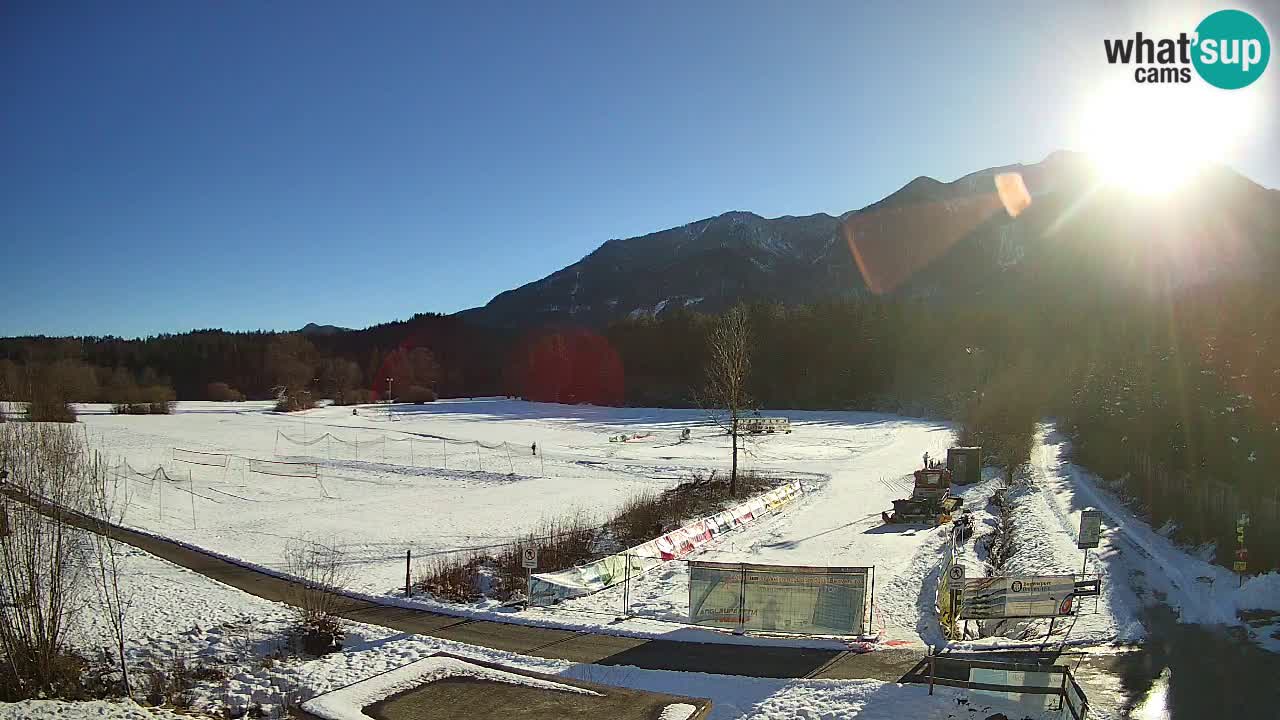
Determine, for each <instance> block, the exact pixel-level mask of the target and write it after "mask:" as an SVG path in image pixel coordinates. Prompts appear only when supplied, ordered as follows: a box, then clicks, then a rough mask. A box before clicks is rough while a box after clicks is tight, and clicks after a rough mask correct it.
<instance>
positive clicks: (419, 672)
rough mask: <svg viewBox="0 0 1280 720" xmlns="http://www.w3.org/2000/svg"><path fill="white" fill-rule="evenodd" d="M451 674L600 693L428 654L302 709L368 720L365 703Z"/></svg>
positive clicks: (336, 718) (338, 719) (343, 719)
mask: <svg viewBox="0 0 1280 720" xmlns="http://www.w3.org/2000/svg"><path fill="white" fill-rule="evenodd" d="M452 677H467V678H475V679H477V680H488V681H490V682H501V683H507V684H510V685H523V686H525V687H531V688H536V689H539V690H558V691H560V692H571V693H578V694H581V695H598V694H599V693H596V692H593V691H591V690H584V689H582V688H579V687H575V686H573V685H565V684H564V683H557V682H551V681H549V680H542V679H540V678H533V677H528V676H526V675H520V674H517V673H510V672H503V671H501V670H494V669H492V668H487V667H483V666H480V665H475V664H472V663H469V662H466V661H464V660H459V659H457V658H451V657H428V658H424V659H422V660H417V661H415V662H411V663H409V664H407V665H402V666H400V667H398V668H395V669H393V670H388V671H387V672H384V673H379V674H378V675H374V676H373V677H371V678H369V679H367V680H361V681H360V682H357V683H353V684H351V685H347V686H346V687H342V688H339V689H337V690H334V691H332V692H328V693H325V694H324V695H321V696H319V697H315V698H312V699H311V700H308V701H307V702H305V703H303V704H302V709H303V710H306V711H307V712H309V713H311V714H313V715H318V716H320V717H322V718H325V719H326V720H368V716H367V715H365V714H364V713H363V712H362V708H364V707H365V706H367V705H372V704H374V703H376V702H378V701H379V700H382V699H384V698H387V697H390V696H392V695H395V694H396V693H400V692H404V691H405V690H412V689H413V688H415V687H417V686H419V685H422V684H425V683H429V682H435V681H436V680H443V679H445V678H452ZM690 707H692V706H690ZM694 709H695V710H696V709H697V708H694ZM686 717H687V716H686Z"/></svg>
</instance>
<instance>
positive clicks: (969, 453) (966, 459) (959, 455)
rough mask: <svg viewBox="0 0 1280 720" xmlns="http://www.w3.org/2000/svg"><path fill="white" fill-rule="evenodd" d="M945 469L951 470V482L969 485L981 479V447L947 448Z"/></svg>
mask: <svg viewBox="0 0 1280 720" xmlns="http://www.w3.org/2000/svg"><path fill="white" fill-rule="evenodd" d="M947 469H948V470H950V471H951V482H953V483H956V484H957V485H969V484H970V483H976V482H979V481H981V480H982V448H980V447H954V448H948V449H947Z"/></svg>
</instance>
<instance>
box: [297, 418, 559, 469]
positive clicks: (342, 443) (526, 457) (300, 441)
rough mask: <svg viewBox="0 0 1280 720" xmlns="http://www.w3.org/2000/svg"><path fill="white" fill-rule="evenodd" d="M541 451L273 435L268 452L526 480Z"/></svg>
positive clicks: (539, 465)
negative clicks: (509, 475) (497, 475)
mask: <svg viewBox="0 0 1280 720" xmlns="http://www.w3.org/2000/svg"><path fill="white" fill-rule="evenodd" d="M545 452H546V448H545V447H542V446H537V445H536V444H529V445H525V444H523V443H520V444H517V443H511V442H499V443H484V442H480V441H479V440H450V439H447V438H435V437H420V436H413V435H411V436H409V437H390V436H388V435H386V434H385V433H378V434H376V435H374V436H373V437H369V436H367V435H366V437H365V438H364V439H361V438H360V437H358V436H353V437H347V438H344V437H340V436H338V435H335V434H333V433H331V432H326V433H324V434H323V435H320V436H318V437H314V438H297V437H294V436H292V435H289V434H287V433H285V432H284V431H281V430H277V431H276V439H275V446H274V454H275V455H277V456H284V457H314V458H324V459H328V460H350V461H359V462H369V463H387V464H392V465H404V466H409V467H422V468H439V469H442V470H472V471H479V472H493V473H504V474H514V475H526V476H530V477H545V476H546V473H547V467H546V459H545V457H544V453H545Z"/></svg>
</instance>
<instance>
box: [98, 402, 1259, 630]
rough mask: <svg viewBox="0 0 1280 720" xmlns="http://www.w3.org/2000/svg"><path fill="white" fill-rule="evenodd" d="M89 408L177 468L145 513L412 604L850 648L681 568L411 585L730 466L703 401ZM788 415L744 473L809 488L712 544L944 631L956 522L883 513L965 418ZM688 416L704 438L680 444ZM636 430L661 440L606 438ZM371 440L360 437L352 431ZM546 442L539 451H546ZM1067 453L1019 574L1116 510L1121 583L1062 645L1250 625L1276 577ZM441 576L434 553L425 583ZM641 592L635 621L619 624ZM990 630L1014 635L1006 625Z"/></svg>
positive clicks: (1028, 517) (1047, 490)
mask: <svg viewBox="0 0 1280 720" xmlns="http://www.w3.org/2000/svg"><path fill="white" fill-rule="evenodd" d="M86 410H87V412H86V413H85V414H83V415H82V416H81V417H82V419H83V421H84V423H85V426H86V427H87V430H88V435H89V438H90V441H91V442H92V443H93V444H94V445H95V446H97V447H99V448H101V449H103V450H105V451H106V452H107V453H108V454H109V455H111V456H113V457H117V458H121V459H124V460H126V461H127V462H128V463H129V465H130V466H131V467H133V468H138V469H141V470H150V469H153V468H155V467H156V466H157V465H160V464H163V466H164V467H165V468H166V472H167V473H169V475H170V477H172V478H174V479H176V480H178V482H176V483H170V482H165V481H163V480H161V481H158V482H157V483H153V484H148V483H147V482H145V481H144V479H143V478H140V477H138V476H136V475H135V476H128V475H127V472H126V476H128V477H129V478H130V479H129V480H127V481H126V480H124V479H121V480H119V481H118V483H117V488H116V490H117V493H118V497H120V498H124V497H126V496H127V497H128V499H129V502H128V508H127V511H126V515H125V521H126V524H128V525H131V526H133V527H135V528H137V529H140V530H144V531H147V532H152V533H155V534H158V535H162V536H165V537H169V538H173V539H175V540H178V541H180V542H183V543H187V544H190V545H192V546H195V547H199V548H202V549H205V550H207V551H210V552H212V553H214V554H217V555H220V556H224V557H228V558H232V559H235V560H237V561H238V562H242V563H245V564H248V565H253V566H258V567H262V568H265V569H268V570H270V571H273V572H283V571H284V570H286V564H285V563H284V550H285V548H286V547H287V546H288V545H289V544H290V543H296V542H298V541H300V540H306V539H310V540H321V541H323V542H325V543H327V544H332V545H336V546H338V547H340V548H341V549H342V550H343V551H344V552H345V556H346V559H347V561H348V562H349V567H350V568H351V570H352V575H353V580H352V582H351V583H350V584H349V589H350V590H351V591H352V592H353V593H354V594H356V595H358V596H361V597H368V598H373V599H376V600H378V601H381V602H386V603H389V604H394V605H408V606H416V607H423V608H427V609H432V610H438V611H444V612H448V613H451V614H456V615H460V616H465V617H476V618H484V619H495V620H501V621H504V622H514V623H520V624H530V625H540V626H548V627H560V628H566V629H572V630H581V631H594V632H604V633H608V634H615V635H630V636H636V637H664V638H668V639H682V640H691V641H697V642H719V643H734V644H773V645H786V646H800V647H819V648H842V649H843V648H845V647H847V645H848V642H849V639H848V638H805V637H763V636H759V635H750V636H735V635H732V634H729V633H724V632H720V631H715V630H709V629H705V628H694V627H690V626H688V625H686V624H685V623H686V621H687V613H688V574H687V569H686V565H685V563H683V562H680V561H674V562H669V563H665V564H663V565H661V566H659V567H658V568H657V569H655V570H654V571H652V572H650V573H648V574H646V575H644V576H642V577H639V578H636V579H634V580H633V581H632V583H631V585H630V588H629V589H625V588H624V587H622V586H615V587H613V588H609V589H607V590H604V591H602V592H599V593H596V594H594V595H590V596H586V597H582V598H576V599H573V600H568V601H565V602H563V603H560V604H558V605H554V606H551V607H546V608H530V609H526V610H519V609H516V608H511V607H502V606H500V605H499V604H498V603H497V601H492V600H486V601H480V602H477V603H472V604H468V605H460V604H455V603H448V602H442V601H439V600H436V599H433V598H430V597H415V598H412V599H404V598H402V597H400V595H401V594H402V587H403V581H404V552H405V550H410V549H411V550H412V551H413V556H414V558H415V560H416V561H417V562H419V563H421V562H423V561H424V560H429V559H430V558H431V557H432V556H433V555H435V554H438V553H444V552H450V551H456V550H458V549H464V548H475V547H486V546H494V545H499V544H501V543H504V542H508V541H510V540H511V539H513V538H514V537H516V536H518V535H520V534H522V533H527V532H530V531H533V530H535V529H536V528H537V527H538V525H539V524H540V523H541V522H542V521H543V520H544V519H550V518H554V517H559V516H562V515H564V514H566V513H571V512H575V511H577V510H582V511H585V512H587V513H589V514H591V515H592V516H593V517H596V518H599V519H601V520H603V519H604V517H605V516H606V515H607V513H608V512H609V511H611V510H612V509H614V508H616V507H617V506H619V505H620V504H621V503H623V502H624V501H625V500H626V499H627V498H629V497H630V496H632V495H633V494H635V493H637V492H639V491H643V490H656V489H662V488H666V487H670V486H673V485H675V484H677V483H678V482H680V481H681V480H682V479H684V478H686V477H688V476H689V474H690V473H692V472H703V473H705V472H708V471H710V470H717V471H720V472H724V471H726V469H727V465H728V457H729V452H728V438H727V437H726V436H725V435H724V434H723V433H722V432H721V431H720V430H719V429H718V428H717V427H716V426H715V425H714V424H713V423H710V422H708V418H707V416H706V414H705V413H704V412H702V411H697V410H681V409H651V408H608V407H593V406H567V405H556V404H547V403H531V402H524V401H519V400H507V399H500V398H477V399H461V400H446V401H440V402H437V403H432V404H428V405H420V406H395V407H394V408H392V411H391V412H390V413H388V411H387V409H386V408H385V407H372V406H368V407H362V408H360V410H359V413H360V414H359V415H352V414H351V412H350V410H349V409H348V408H340V407H325V408H318V409H316V410H311V411H307V412H304V413H295V414H290V415H282V414H277V413H273V412H269V411H268V405H267V404H266V403H233V404H226V403H186V402H184V403H179V404H178V412H177V414H175V415H172V416H154V417H148V416H140V417H139V416H116V415H110V414H109V413H108V412H107V411H106V408H105V407H101V406H96V407H95V406H91V407H88V408H86ZM770 414H771V415H777V416H780V417H786V418H788V419H789V420H790V421H791V424H792V428H793V430H794V432H792V433H790V434H776V435H761V436H757V437H752V438H749V441H748V442H747V444H746V447H745V450H744V455H743V457H742V458H741V460H740V462H741V464H742V466H743V467H744V468H746V469H749V470H754V471H757V472H761V473H767V474H771V475H773V476H775V477H778V478H785V479H802V480H803V481H804V482H805V484H806V486H807V487H808V488H809V490H810V492H806V493H805V495H804V497H803V498H802V499H801V500H799V501H797V502H795V503H793V504H792V505H791V506H790V507H788V508H786V509H785V511H784V512H782V513H780V514H776V515H772V516H770V517H767V518H765V519H764V520H762V521H760V522H757V523H755V524H754V525H752V526H749V527H746V528H740V529H738V530H735V531H733V532H730V533H727V534H725V535H723V536H720V537H717V538H716V539H715V540H714V541H713V542H711V543H709V544H708V545H707V546H705V547H704V548H702V549H701V550H700V551H699V552H698V553H697V554H696V555H695V557H697V558H699V559H706V560H715V561H722V562H753V563H780V564H792V565H818V566H823V565H833V566H834V565H840V566H874V568H875V593H874V598H873V603H874V614H873V616H872V619H871V626H870V628H869V630H870V632H871V633H872V634H873V635H876V636H878V639H879V640H880V641H882V642H889V641H892V642H895V644H897V643H906V644H914V645H917V646H923V645H924V644H941V643H942V642H943V640H942V638H941V635H940V632H939V630H938V626H937V621H936V613H935V611H934V607H933V606H934V592H935V587H936V583H937V577H938V572H939V569H940V562H941V557H942V551H943V548H944V546H945V544H946V542H947V536H948V529H947V528H945V527H944V528H929V527H921V526H903V525H892V526H885V525H883V523H882V522H881V519H880V512H881V511H882V510H886V509H888V508H890V507H891V503H892V500H893V499H894V498H897V497H903V496H904V494H906V493H907V492H909V488H910V484H911V478H910V473H911V471H912V470H914V469H916V468H918V467H919V466H920V462H921V456H922V455H923V453H924V452H926V451H927V452H929V453H930V456H931V457H934V458H940V457H943V456H944V451H945V449H946V448H947V447H949V446H951V445H953V444H954V440H955V438H954V432H953V430H952V428H951V427H950V426H949V425H947V424H945V423H939V422H931V421H926V420H920V419H914V418H908V417H902V416H896V415H889V414H883V413H864V412H840V411H781V412H774V411H771V413H770ZM389 418H395V419H396V421H394V422H392V421H390V420H389ZM685 429H689V430H690V431H691V435H692V436H691V438H690V439H689V440H688V441H686V442H682V441H681V440H680V434H681V431H682V430H685ZM618 434H626V435H628V436H632V435H639V436H643V439H642V440H637V441H634V442H627V443H610V442H609V441H608V438H609V437H610V436H616V435H618ZM357 440H358V441H359V443H360V444H359V446H358V447H357V446H355V445H352V444H351V443H352V442H353V441H357ZM535 442H536V443H537V446H538V455H536V456H535V455H533V454H532V452H531V451H530V446H531V445H532V444H533V443H535ZM277 443H278V445H277ZM173 448H186V449H190V450H199V451H205V452H225V453H229V454H230V455H231V456H232V457H231V460H230V463H229V466H228V467H226V468H223V467H216V466H214V467H211V466H202V465H191V464H186V463H179V462H175V461H173V460H172V459H171V458H172V457H173ZM277 450H278V451H279V452H278V454H277ZM1067 453H1068V444H1067V441H1066V440H1065V439H1064V438H1063V437H1062V436H1060V435H1059V434H1058V433H1057V432H1056V431H1055V430H1054V428H1053V427H1052V426H1051V425H1044V426H1043V427H1042V428H1041V429H1040V432H1039V435H1038V438H1037V449H1036V451H1035V455H1034V457H1033V463H1032V473H1031V482H1030V484H1029V485H1028V486H1026V487H1025V488H1021V489H1017V490H1015V491H1014V497H1015V498H1016V500H1017V510H1016V520H1017V522H1018V525H1019V527H1020V528H1022V530H1023V532H1022V533H1021V537H1020V540H1021V541H1022V549H1021V550H1020V552H1019V553H1018V555H1017V556H1016V557H1015V559H1014V567H1013V569H1014V570H1016V571H1018V572H1026V573H1030V574H1053V573H1077V572H1079V571H1080V567H1081V562H1082V560H1083V553H1082V551H1080V550H1079V549H1077V548H1076V547H1075V540H1076V537H1075V535H1076V532H1077V529H1078V527H1079V512H1080V510H1082V509H1083V508H1085V507H1090V506H1092V507H1096V508H1098V509H1100V510H1102V511H1103V513H1104V532H1103V536H1102V541H1101V545H1100V546H1099V548H1098V549H1097V550H1096V551H1092V552H1091V553H1090V560H1089V563H1090V565H1089V570H1090V572H1100V573H1102V595H1101V597H1098V598H1086V599H1082V600H1081V601H1080V602H1079V605H1080V612H1079V613H1078V614H1077V615H1076V616H1075V617H1073V618H1072V620H1071V622H1070V623H1065V624H1064V623H1059V624H1058V626H1057V631H1058V634H1057V635H1055V638H1056V639H1062V640H1063V641H1065V642H1068V643H1070V644H1075V645H1086V646H1097V645H1103V644H1107V643H1114V642H1121V643H1127V642H1135V641H1138V640H1140V639H1141V638H1142V637H1143V636H1144V630H1143V627H1142V625H1141V622H1140V620H1139V617H1140V613H1141V609H1142V604H1143V602H1144V601H1146V600H1144V597H1145V593H1146V592H1147V591H1156V592H1158V593H1159V594H1162V596H1167V597H1168V598H1169V600H1168V601H1169V602H1170V604H1171V605H1173V606H1174V607H1175V608H1177V609H1178V610H1179V611H1180V613H1181V615H1182V618H1183V620H1184V621H1185V622H1208V623H1229V624H1238V622H1239V621H1238V620H1236V611H1237V610H1238V609H1241V608H1243V607H1244V606H1243V605H1241V603H1246V604H1247V602H1259V599H1258V598H1262V600H1263V601H1265V596H1267V595H1268V593H1271V592H1272V590H1274V585H1273V584H1272V583H1274V582H1275V581H1274V580H1270V579H1268V580H1263V579H1259V580H1255V581H1253V582H1252V583H1249V584H1246V587H1245V588H1244V589H1239V590H1238V589H1237V588H1236V578H1235V576H1234V575H1232V574H1231V573H1230V572H1229V571H1227V570H1225V569H1224V568H1221V567H1217V566H1214V565H1212V564H1210V563H1208V562H1206V561H1205V560H1203V559H1201V558H1197V557H1193V556H1191V555H1189V554H1188V553H1187V552H1186V551H1184V550H1183V549H1180V548H1178V547H1177V546H1175V545H1174V544H1173V543H1172V542H1171V541H1170V540H1169V539H1168V538H1167V537H1164V536H1162V535H1161V534H1159V533H1157V532H1156V531H1154V530H1153V529H1152V528H1150V527H1149V526H1148V525H1146V524H1145V523H1144V522H1142V521H1141V520H1139V519H1138V518H1136V517H1134V516H1133V515H1132V514H1131V513H1129V512H1128V511H1127V510H1126V509H1125V508H1124V506H1123V504H1122V503H1121V502H1119V501H1118V500H1117V499H1116V498H1114V497H1112V496H1110V495H1108V494H1107V493H1105V492H1104V491H1102V490H1100V489H1099V488H1098V485H1097V482H1096V480H1095V479H1094V478H1093V477H1092V476H1091V475H1090V474H1089V473H1088V472H1086V471H1084V470H1083V469H1081V468H1079V467H1077V466H1075V465H1072V464H1071V463H1070V462H1069V461H1068V460H1067ZM244 458H258V459H267V460H284V461H292V462H311V463H315V464H316V465H317V466H318V468H319V471H320V478H318V479H316V478H307V477H279V476H270V475H262V474H258V473H249V472H247V471H246V470H245V468H246V465H247V462H246V461H245V460H244ZM997 484H998V483H997V481H996V480H994V479H988V480H987V481H984V482H982V483H979V484H977V485H974V486H970V487H957V488H956V491H957V492H958V493H959V494H961V495H962V496H963V497H964V498H965V507H966V508H968V509H971V510H972V512H973V513H974V515H975V518H976V520H977V523H978V526H979V530H978V533H977V534H976V535H975V538H974V540H976V539H977V537H978V536H980V535H981V534H982V533H983V532H985V527H984V525H985V523H986V520H987V519H988V518H989V515H987V514H986V512H985V510H984V506H985V503H986V499H987V497H989V496H990V494H991V492H992V491H993V490H994V489H995V487H996V486H997ZM192 492H194V493H195V494H194V495H193V494H191V493H192ZM162 495H163V496H162ZM974 540H971V541H969V543H967V544H966V546H965V548H964V549H963V552H962V553H961V555H960V557H961V562H964V563H965V564H967V565H969V566H970V574H971V575H974V576H976V575H981V574H982V566H981V561H980V558H979V556H978V554H977V553H976V552H975V550H974V547H973V543H974ZM421 571H422V565H416V566H415V568H414V571H413V574H414V576H415V577H416V576H417V575H419V574H420V572H421ZM1135 582H1136V583H1137V584H1138V590H1137V591H1135V589H1134V587H1133V585H1134V583H1135ZM1255 588H1256V589H1255ZM1153 594H1154V593H1153ZM624 596H626V597H627V598H628V599H629V601H630V607H629V611H630V614H631V615H632V617H629V618H627V619H625V620H618V617H619V616H620V615H622V614H623V613H624V608H623V599H624ZM1246 599H1247V600H1246ZM1272 605H1274V602H1273V603H1272ZM1260 607H1264V608H1265V607H1267V605H1265V604H1264V605H1262V606H1260ZM1248 609H1255V608H1248ZM1042 624H1043V625H1047V623H1042ZM1063 633H1065V635H1064V634H1063ZM972 644H975V643H952V645H953V646H956V647H965V646H969V645H972ZM976 644H978V645H1010V644H1013V643H1012V641H1011V640H1010V639H1009V638H1005V637H1001V638H992V639H988V640H986V641H981V642H977V643H976Z"/></svg>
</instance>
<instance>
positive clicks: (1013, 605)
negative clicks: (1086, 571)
mask: <svg viewBox="0 0 1280 720" xmlns="http://www.w3.org/2000/svg"><path fill="white" fill-rule="evenodd" d="M1075 585H1076V583H1075V576H1074V575H1015V576H1007V577H985V578H969V579H966V580H965V581H964V601H963V603H962V604H961V606H960V619H962V620H985V619H990V618H1034V617H1055V616H1058V615H1070V614H1071V612H1072V609H1073V603H1072V600H1073V599H1074V597H1075Z"/></svg>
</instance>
